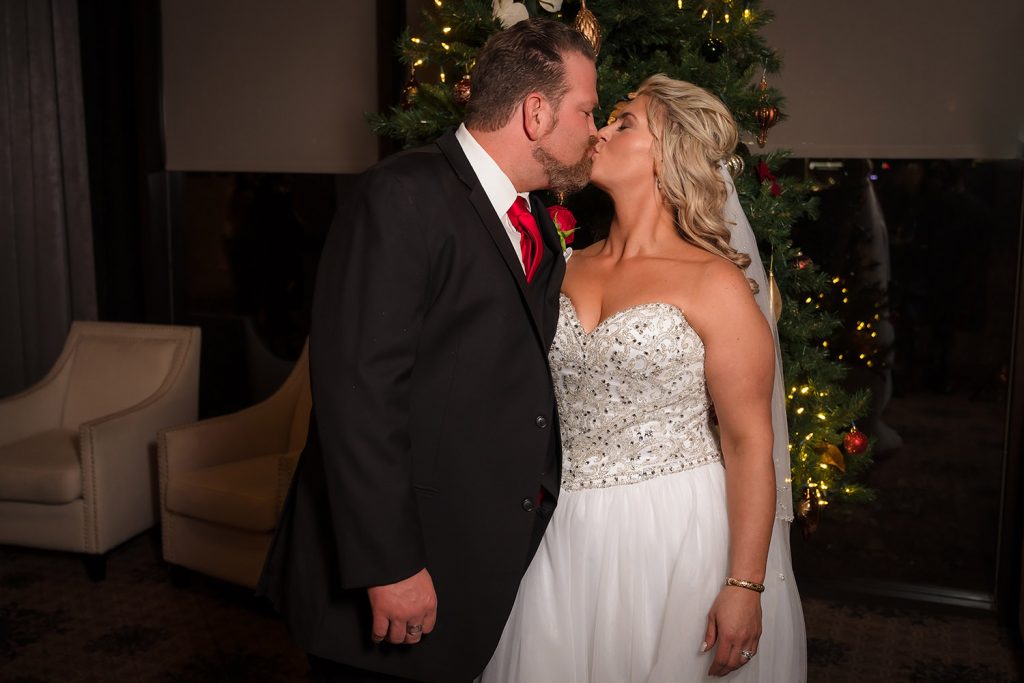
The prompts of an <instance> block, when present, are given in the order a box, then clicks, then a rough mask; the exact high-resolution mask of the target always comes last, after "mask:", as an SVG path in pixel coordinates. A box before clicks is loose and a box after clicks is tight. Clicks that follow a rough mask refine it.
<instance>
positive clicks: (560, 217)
mask: <svg viewBox="0 0 1024 683" xmlns="http://www.w3.org/2000/svg"><path fill="white" fill-rule="evenodd" d="M548 215H549V216H551V222H552V223H554V224H555V230H557V231H558V241H559V242H561V243H562V251H565V248H566V247H567V246H569V245H570V244H572V238H573V233H575V232H576V216H573V215H572V211H570V210H569V209H567V208H565V207H564V206H562V205H561V204H556V205H555V206H549V207H548Z"/></svg>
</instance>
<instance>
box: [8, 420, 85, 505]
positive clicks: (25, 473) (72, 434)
mask: <svg viewBox="0 0 1024 683" xmlns="http://www.w3.org/2000/svg"><path fill="white" fill-rule="evenodd" d="M81 497H82V466H81V460H80V458H79V455H78V432H77V431H76V430H74V429H51V430H48V431H45V432H39V433H38V434H33V435H32V436H30V437H27V438H24V439H20V440H18V441H13V442H11V443H8V444H4V445H3V446H0V500H8V501H19V502H25V503H45V504H49V505H63V504H65V503H70V502H71V501H73V500H76V499H78V498H81Z"/></svg>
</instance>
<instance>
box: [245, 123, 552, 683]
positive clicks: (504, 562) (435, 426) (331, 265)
mask: <svg viewBox="0 0 1024 683" xmlns="http://www.w3.org/2000/svg"><path fill="white" fill-rule="evenodd" d="M532 201H533V207H532V208H533V212H534V215H535V216H536V217H537V219H538V224H539V226H540V228H541V232H542V234H543V236H544V240H545V247H546V248H545V259H544V261H543V262H542V265H541V270H540V272H539V273H538V274H537V275H536V276H535V277H534V279H533V281H532V282H531V283H530V284H529V285H527V283H526V281H525V277H524V276H523V269H522V266H521V265H520V263H519V260H518V258H517V257H516V255H515V251H514V249H513V248H512V245H511V244H510V242H509V238H508V236H507V234H506V232H505V229H504V228H503V227H502V224H501V221H500V220H499V219H498V218H497V216H496V215H495V212H494V209H493V208H492V206H491V204H490V202H489V200H488V199H487V196H486V194H485V193H484V190H483V188H482V187H481V185H480V183H479V181H478V180H477V178H476V176H475V174H474V173H473V170H472V167H471V166H470V164H469V162H468V160H467V159H466V157H465V155H464V153H463V152H462V148H461V146H460V145H459V143H458V141H457V140H456V138H455V136H454V134H453V133H447V134H446V135H444V136H443V137H442V138H441V139H440V140H438V142H437V143H435V144H433V145H429V146H427V147H424V148H421V149H417V150H412V151H409V152H403V153H401V154H398V155H396V156H393V157H391V158H389V159H386V160H384V161H382V162H381V163H380V164H378V165H377V166H375V167H374V168H372V169H370V170H369V171H367V172H366V173H365V174H363V176H362V178H361V180H360V182H359V183H358V185H357V188H356V190H355V191H354V192H353V193H352V195H351V196H349V197H348V198H346V199H344V200H343V201H341V203H340V205H339V209H338V213H337V216H336V218H335V222H334V225H333V227H332V229H331V232H330V234H329V236H328V238H327V242H326V244H325V247H324V251H323V255H322V257H321V262H320V266H319V272H318V276H317V285H316V293H315V296H314V304H313V324H312V330H311V333H310V347H309V348H310V372H311V379H312V388H313V415H312V417H311V422H310V432H309V441H308V444H307V446H306V449H305V451H304V452H303V454H302V457H301V458H300V460H299V465H298V468H297V470H296V473H295V478H294V480H293V482H292V488H291V491H290V493H289V496H288V500H287V502H286V504H285V507H284V512H283V515H282V519H281V522H280V525H279V527H278V531H277V534H276V536H275V538H274V542H273V544H272V546H271V549H270V553H269V555H268V559H267V564H266V566H265V567H264V572H263V576H262V578H261V580H260V586H259V591H260V592H261V593H263V594H266V595H269V596H270V597H271V599H272V600H273V601H274V603H275V604H276V606H277V607H278V609H279V610H280V611H281V612H282V613H283V614H284V616H285V618H286V620H287V622H288V624H289V626H290V628H291V631H292V634H293V636H294V638H295V639H296V640H297V641H298V642H299V643H300V644H301V645H302V646H303V647H304V648H305V649H306V650H307V651H308V652H311V653H313V654H315V655H318V656H321V657H326V658H328V659H333V660H336V661H341V662H345V663H347V664H349V665H352V666H356V667H360V668H365V669H371V670H376V671H382V672H386V673H390V674H394V675H398V676H404V677H408V678H414V679H417V680H425V681H446V682H447V681H457V680H469V679H471V678H473V677H474V676H475V675H476V674H478V673H479V672H480V671H481V670H482V668H483V667H484V665H485V664H486V663H487V661H488V659H489V658H490V657H491V655H492V654H493V652H494V648H495V646H496V645H497V641H498V638H499V637H500V635H501V631H502V627H503V626H504V623H505V621H506V619H507V617H508V614H509V611H510V610H511V607H512V603H513V600H514V598H515V595H516V591H517V589H518V586H519V581H520V579H521V577H522V574H523V572H524V570H525V567H526V565H527V563H528V561H529V558H530V556H531V554H532V552H533V550H534V549H535V547H534V546H533V544H532V543H531V537H532V536H534V534H533V531H534V526H535V523H536V517H537V513H536V511H535V507H536V505H535V501H536V499H537V496H538V491H539V487H540V486H541V484H544V487H545V488H546V489H548V491H549V492H550V494H551V495H553V496H555V495H557V490H558V477H559V473H558V465H559V462H560V456H559V452H558V451H559V447H558V433H557V430H558V421H557V415H556V412H555V403H554V396H553V393H552V388H551V378H550V374H549V369H548V365H547V352H548V349H549V347H550V345H551V341H552V338H553V337H554V332H555V326H556V324H557V315H558V291H559V287H560V284H561V280H562V275H563V274H564V270H565V263H564V260H563V259H562V258H561V252H560V247H559V244H558V238H557V234H556V232H555V228H554V225H553V224H552V223H551V221H550V219H549V218H548V215H547V212H546V211H545V210H544V208H543V206H542V205H541V204H540V202H539V200H537V199H536V198H534V199H533V200H532ZM423 567H426V568H427V569H428V571H429V572H430V574H431V576H432V578H433V581H434V586H435V589H436V591H437V597H438V616H437V626H436V628H435V630H434V632H433V633H431V634H429V635H427V636H425V637H424V638H423V640H422V642H421V643H420V644H417V645H415V646H411V647H410V646H390V645H386V644H385V645H380V646H373V645H372V644H371V641H370V621H371V620H370V612H369V603H368V600H367V597H366V590H365V589H366V587H367V586H372V585H380V584H388V583H392V582H395V581H398V580H401V579H404V578H407V577H409V576H411V575H413V574H414V573H416V572H417V571H419V570H420V569H422V568H423Z"/></svg>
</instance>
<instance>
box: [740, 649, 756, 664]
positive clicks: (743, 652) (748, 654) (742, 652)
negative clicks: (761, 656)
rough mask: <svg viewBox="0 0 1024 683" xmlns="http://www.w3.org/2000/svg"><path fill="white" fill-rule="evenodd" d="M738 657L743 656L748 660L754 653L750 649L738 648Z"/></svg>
mask: <svg viewBox="0 0 1024 683" xmlns="http://www.w3.org/2000/svg"><path fill="white" fill-rule="evenodd" d="M740 657H743V659H745V660H747V661H750V660H751V659H753V657H754V653H753V652H751V651H750V650H740Z"/></svg>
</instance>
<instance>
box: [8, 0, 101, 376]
mask: <svg viewBox="0 0 1024 683" xmlns="http://www.w3.org/2000/svg"><path fill="white" fill-rule="evenodd" d="M95 318H96V285H95V273H94V265H93V245H92V226H91V219H90V211H89V175H88V165H87V159H86V149H85V126H84V120H83V115H82V81H81V66H80V56H79V43H78V5H77V2H76V0H0V396H3V395H8V394H11V393H14V392H16V391H18V390H20V389H23V388H25V387H27V386H29V385H30V384H32V383H34V382H35V381H37V380H38V379H40V378H41V377H42V376H43V375H44V374H45V373H46V371H47V370H48V369H49V368H50V366H51V365H52V364H53V362H54V360H55V359H56V358H57V356H58V355H59V354H60V350H61V348H62V346H63V343H64V339H65V337H66V336H67V332H68V328H69V327H70V325H71V321H72V320H76V319H95Z"/></svg>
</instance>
